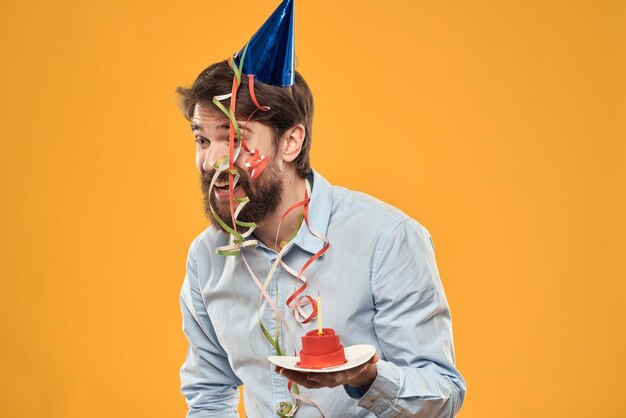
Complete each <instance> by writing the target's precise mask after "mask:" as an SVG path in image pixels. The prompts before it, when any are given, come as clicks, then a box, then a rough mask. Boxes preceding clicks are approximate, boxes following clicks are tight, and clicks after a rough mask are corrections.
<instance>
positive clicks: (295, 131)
mask: <svg viewBox="0 0 626 418" xmlns="http://www.w3.org/2000/svg"><path fill="white" fill-rule="evenodd" d="M305 135H306V130H305V129H304V125H302V124H301V123H299V124H297V125H295V126H294V127H292V128H289V129H287V132H285V133H284V135H283V140H282V141H281V148H282V159H283V160H284V161H286V162H288V163H290V162H293V160H295V159H296V158H297V157H298V155H300V151H301V150H302V144H303V143H304V137H305Z"/></svg>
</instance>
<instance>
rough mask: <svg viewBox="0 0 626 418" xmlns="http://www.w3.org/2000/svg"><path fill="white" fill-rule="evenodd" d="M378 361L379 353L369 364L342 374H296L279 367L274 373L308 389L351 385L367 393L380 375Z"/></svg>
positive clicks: (341, 372)
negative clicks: (377, 366)
mask: <svg viewBox="0 0 626 418" xmlns="http://www.w3.org/2000/svg"><path fill="white" fill-rule="evenodd" d="M377 361H378V353H376V354H374V356H373V357H372V358H371V359H370V360H369V361H368V362H367V363H365V364H361V365H360V366H357V367H353V368H352V369H348V370H343V371H340V372H329V373H314V372H296V371H293V370H288V369H283V368H282V367H278V366H276V367H275V368H274V371H275V372H276V373H278V374H280V375H282V376H285V377H286V378H287V379H289V380H293V382H294V383H297V384H299V385H301V386H304V387H305V388H308V389H319V388H323V387H329V388H334V387H335V386H339V385H349V386H352V387H354V388H357V389H358V390H359V391H361V392H362V393H365V392H367V390H368V389H369V387H370V386H371V385H372V383H373V382H374V379H376V376H377V374H378V372H377V369H376V362H377Z"/></svg>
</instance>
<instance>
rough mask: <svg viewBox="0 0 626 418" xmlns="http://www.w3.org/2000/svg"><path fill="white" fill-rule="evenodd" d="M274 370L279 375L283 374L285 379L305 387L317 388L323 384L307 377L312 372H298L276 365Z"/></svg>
mask: <svg viewBox="0 0 626 418" xmlns="http://www.w3.org/2000/svg"><path fill="white" fill-rule="evenodd" d="M274 370H275V371H276V373H278V374H280V375H281V376H285V377H286V378H287V379H289V380H291V381H293V382H294V383H297V384H298V385H300V386H303V387H305V388H307V389H319V388H321V387H323V385H322V384H320V383H319V382H316V381H314V380H310V379H309V378H308V375H309V374H313V373H300V372H295V371H293V370H287V369H283V368H280V367H276V368H275V369H274Z"/></svg>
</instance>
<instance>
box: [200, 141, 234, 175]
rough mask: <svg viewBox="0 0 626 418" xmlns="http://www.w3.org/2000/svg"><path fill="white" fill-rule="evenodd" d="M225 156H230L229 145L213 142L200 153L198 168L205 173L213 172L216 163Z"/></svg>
mask: <svg viewBox="0 0 626 418" xmlns="http://www.w3.org/2000/svg"><path fill="white" fill-rule="evenodd" d="M223 156H228V144H223V143H222V141H213V142H211V144H210V145H209V146H208V147H206V148H202V149H200V150H199V151H198V156H197V158H198V161H197V162H198V168H199V169H201V170H202V171H205V172H208V171H212V170H214V169H215V168H214V167H213V166H214V165H215V163H216V162H217V161H218V160H219V159H220V158H222V157H223Z"/></svg>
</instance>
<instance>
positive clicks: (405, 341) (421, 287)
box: [345, 219, 466, 418]
mask: <svg viewBox="0 0 626 418" xmlns="http://www.w3.org/2000/svg"><path fill="white" fill-rule="evenodd" d="M378 247H379V248H378V250H377V252H376V255H375V259H374V260H373V267H372V291H373V296H374V303H375V307H376V314H375V316H374V328H375V331H376V334H377V336H378V339H379V341H380V346H381V353H380V354H381V360H379V361H378V363H377V369H378V375H377V377H376V379H375V380H374V382H373V383H372V385H371V386H370V388H369V389H368V390H367V392H365V393H360V392H359V391H358V390H356V389H355V388H352V387H349V386H345V390H346V392H347V393H348V395H349V396H351V397H353V398H356V399H359V401H358V406H360V407H362V408H365V409H368V410H369V411H371V412H372V413H374V414H375V415H376V416H378V417H393V418H396V417H419V418H444V417H446V418H452V417H454V416H455V415H456V414H457V413H458V411H459V409H460V408H461V405H462V403H463V399H464V397H465V389H466V386H465V381H464V379H463V377H462V376H461V374H460V373H459V371H458V370H457V369H456V367H455V360H454V346H453V340H452V324H451V320H450V310H449V307H448V302H447V300H446V297H445V294H444V291H443V286H442V284H441V280H440V278H439V273H438V271H437V266H436V263H435V255H434V248H433V244H432V240H431V237H430V234H429V233H428V231H427V230H426V229H425V228H424V227H422V226H421V225H419V224H418V223H417V222H415V221H413V220H410V219H408V220H406V221H403V222H401V223H399V224H398V225H397V226H396V227H395V228H393V230H392V231H391V232H390V233H389V234H388V235H387V236H386V237H383V238H382V239H381V242H380V243H379V244H378Z"/></svg>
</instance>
